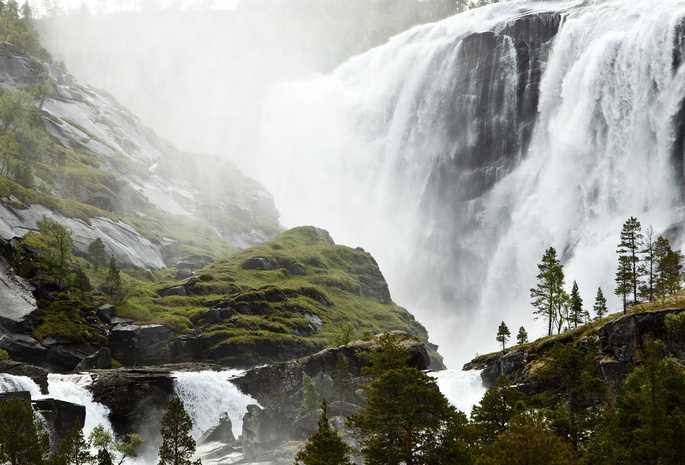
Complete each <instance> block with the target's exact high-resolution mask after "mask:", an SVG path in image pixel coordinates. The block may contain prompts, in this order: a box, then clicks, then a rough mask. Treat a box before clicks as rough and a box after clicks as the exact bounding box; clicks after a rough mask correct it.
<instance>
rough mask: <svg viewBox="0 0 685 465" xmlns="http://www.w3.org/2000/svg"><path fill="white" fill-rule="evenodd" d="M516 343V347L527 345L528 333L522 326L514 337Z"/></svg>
mask: <svg viewBox="0 0 685 465" xmlns="http://www.w3.org/2000/svg"><path fill="white" fill-rule="evenodd" d="M516 343H517V344H518V345H522V344H528V333H527V332H526V328H524V327H523V326H521V327H520V328H519V333H518V334H517V335H516Z"/></svg>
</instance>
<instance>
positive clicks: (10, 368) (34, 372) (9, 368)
mask: <svg viewBox="0 0 685 465" xmlns="http://www.w3.org/2000/svg"><path fill="white" fill-rule="evenodd" d="M0 373H7V374H8V375H14V376H26V377H28V378H31V379H32V380H33V381H34V382H35V383H36V384H37V385H38V386H39V387H40V391H41V392H42V393H43V394H47V393H48V373H49V372H48V370H46V369H45V368H41V367H38V366H34V365H28V364H26V363H21V362H17V361H14V360H4V361H0Z"/></svg>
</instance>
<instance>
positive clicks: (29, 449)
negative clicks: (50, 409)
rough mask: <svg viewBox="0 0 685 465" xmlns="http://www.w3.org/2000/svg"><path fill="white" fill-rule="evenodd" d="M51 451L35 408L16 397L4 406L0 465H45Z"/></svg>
mask: <svg viewBox="0 0 685 465" xmlns="http://www.w3.org/2000/svg"><path fill="white" fill-rule="evenodd" d="M49 451H50V440H49V438H48V435H47V433H45V432H43V428H42V426H41V424H40V421H38V419H37V418H36V416H35V414H34V412H33V408H32V407H31V404H30V403H28V402H27V401H25V400H23V399H19V398H17V397H13V398H11V399H8V400H3V401H2V402H0V463H3V464H7V465H42V464H43V462H44V460H45V458H46V457H47V454H48V452H49Z"/></svg>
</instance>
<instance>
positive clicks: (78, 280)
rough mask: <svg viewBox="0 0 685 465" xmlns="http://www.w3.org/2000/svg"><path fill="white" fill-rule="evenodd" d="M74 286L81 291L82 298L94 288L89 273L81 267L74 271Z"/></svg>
mask: <svg viewBox="0 0 685 465" xmlns="http://www.w3.org/2000/svg"><path fill="white" fill-rule="evenodd" d="M74 287H75V288H76V289H78V290H79V292H80V293H81V299H82V300H83V299H85V298H86V293H87V292H90V291H92V290H93V286H92V285H91V284H90V279H88V275H87V274H86V273H85V272H84V271H83V270H81V269H79V270H77V271H76V273H74Z"/></svg>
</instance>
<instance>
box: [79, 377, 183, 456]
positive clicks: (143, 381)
mask: <svg viewBox="0 0 685 465" xmlns="http://www.w3.org/2000/svg"><path fill="white" fill-rule="evenodd" d="M170 370H171V369H170V368H165V367H144V368H119V369H114V370H102V371H97V372H95V373H94V375H93V376H94V380H93V384H92V387H91V391H92V393H93V399H94V400H95V401H96V402H99V403H101V404H103V405H104V406H106V407H107V408H108V409H109V411H110V413H109V420H110V422H111V424H112V428H113V429H114V432H115V433H116V434H117V435H118V436H123V435H124V434H128V433H137V434H140V435H141V436H142V437H144V438H155V437H159V423H160V421H161V419H162V415H164V412H166V410H167V408H168V406H169V402H170V401H171V399H172V398H173V396H174V381H173V378H172V377H171V375H170V373H169V371H170ZM144 446H145V447H143V448H142V450H141V451H140V453H141V455H144V453H145V452H146V451H147V452H149V453H156V452H157V451H156V449H155V445H154V444H153V443H152V442H150V441H146V443H144ZM157 447H159V444H157Z"/></svg>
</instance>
